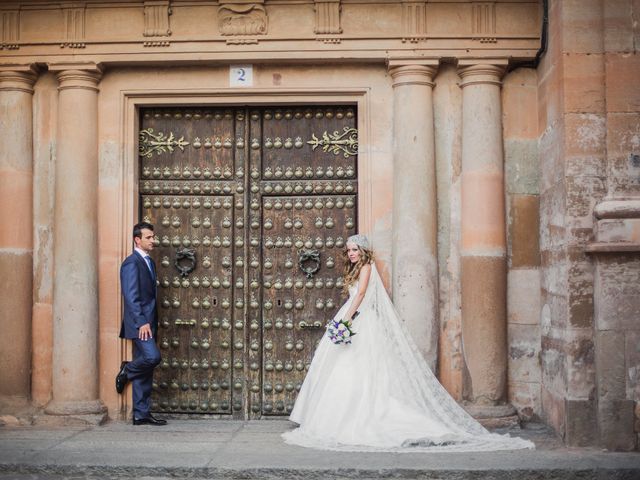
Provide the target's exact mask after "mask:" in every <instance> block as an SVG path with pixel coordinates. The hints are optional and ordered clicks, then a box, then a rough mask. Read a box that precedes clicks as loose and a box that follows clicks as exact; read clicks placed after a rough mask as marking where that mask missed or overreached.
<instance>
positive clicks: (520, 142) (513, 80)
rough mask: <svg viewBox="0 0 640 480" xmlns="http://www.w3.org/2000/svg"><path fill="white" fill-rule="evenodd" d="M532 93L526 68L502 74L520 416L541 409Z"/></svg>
mask: <svg viewBox="0 0 640 480" xmlns="http://www.w3.org/2000/svg"><path fill="white" fill-rule="evenodd" d="M537 94H538V88H537V74H536V71H535V70H533V69H531V68H520V69H517V70H515V71H513V72H511V73H510V74H508V75H507V76H506V77H505V79H504V82H503V87H502V112H503V130H504V154H505V158H504V159H505V195H506V207H507V227H508V228H507V248H508V249H507V255H508V257H507V258H508V268H509V270H508V277H507V321H508V361H509V365H508V366H509V368H508V388H509V400H510V401H511V403H512V404H513V405H514V406H515V407H516V408H517V410H518V412H519V414H520V416H521V417H522V418H524V419H537V418H539V417H540V414H541V404H540V246H539V237H538V225H539V223H540V219H539V206H540V195H539V176H540V173H539V172H540V168H539V161H538V121H537V115H536V112H537V110H538V104H537Z"/></svg>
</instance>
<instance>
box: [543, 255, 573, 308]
mask: <svg viewBox="0 0 640 480" xmlns="http://www.w3.org/2000/svg"><path fill="white" fill-rule="evenodd" d="M540 258H541V261H542V266H543V268H544V270H543V275H542V288H543V289H544V290H545V291H546V292H548V293H550V294H552V295H558V296H563V297H567V296H568V292H567V287H568V285H567V272H568V268H569V265H568V263H567V261H566V252H564V251H562V250H544V251H542V252H540ZM556 313H562V318H564V317H565V314H566V312H556Z"/></svg>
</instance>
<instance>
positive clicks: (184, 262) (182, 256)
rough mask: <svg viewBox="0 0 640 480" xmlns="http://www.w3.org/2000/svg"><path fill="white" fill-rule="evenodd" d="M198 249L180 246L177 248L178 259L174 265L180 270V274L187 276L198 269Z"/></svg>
mask: <svg viewBox="0 0 640 480" xmlns="http://www.w3.org/2000/svg"><path fill="white" fill-rule="evenodd" d="M196 264H197V261H196V251H195V250H194V249H192V248H179V249H178V250H176V259H175V260H174V262H173V265H174V266H175V267H176V268H177V269H178V271H179V272H180V276H181V277H183V278H185V277H187V276H188V275H189V274H190V273H191V272H193V271H194V270H195V269H196Z"/></svg>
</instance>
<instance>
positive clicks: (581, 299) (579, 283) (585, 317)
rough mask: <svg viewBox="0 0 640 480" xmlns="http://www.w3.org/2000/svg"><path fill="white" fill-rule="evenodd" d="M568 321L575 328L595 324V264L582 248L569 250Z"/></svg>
mask: <svg viewBox="0 0 640 480" xmlns="http://www.w3.org/2000/svg"><path fill="white" fill-rule="evenodd" d="M569 260H570V263H569V270H568V275H569V276H568V281H569V290H568V300H569V311H568V312H567V313H568V321H569V324H570V325H571V326H572V327H574V328H583V327H589V328H591V326H592V324H593V291H594V290H593V280H594V276H593V270H594V268H593V264H592V263H591V262H590V261H589V259H588V258H587V257H586V255H585V254H584V251H583V250H582V248H580V247H575V248H570V250H569Z"/></svg>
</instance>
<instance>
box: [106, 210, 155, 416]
mask: <svg viewBox="0 0 640 480" xmlns="http://www.w3.org/2000/svg"><path fill="white" fill-rule="evenodd" d="M154 240H155V235H154V233H153V225H151V224H150V223H146V222H142V223H138V224H137V225H135V226H134V227H133V243H134V245H135V248H134V251H133V253H132V254H131V255H129V256H128V257H127V258H126V259H125V260H124V262H122V266H121V267H120V284H121V287H122V296H123V298H124V315H123V316H122V327H121V329H120V338H130V339H131V340H133V360H132V361H131V362H122V365H121V366H120V371H119V372H118V375H117V376H116V390H117V391H118V393H122V392H123V391H124V387H125V385H126V384H127V383H128V382H131V383H132V384H133V424H134V425H166V424H167V421H166V420H162V419H159V418H156V417H154V416H153V415H151V412H150V408H151V402H150V397H151V387H152V384H153V369H154V368H155V367H156V366H157V365H158V364H159V363H160V350H158V346H157V345H156V333H157V331H158V310H157V308H156V268H155V264H154V263H153V260H152V259H151V257H150V256H149V254H150V253H151V252H152V251H153V247H154V243H153V242H154Z"/></svg>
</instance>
